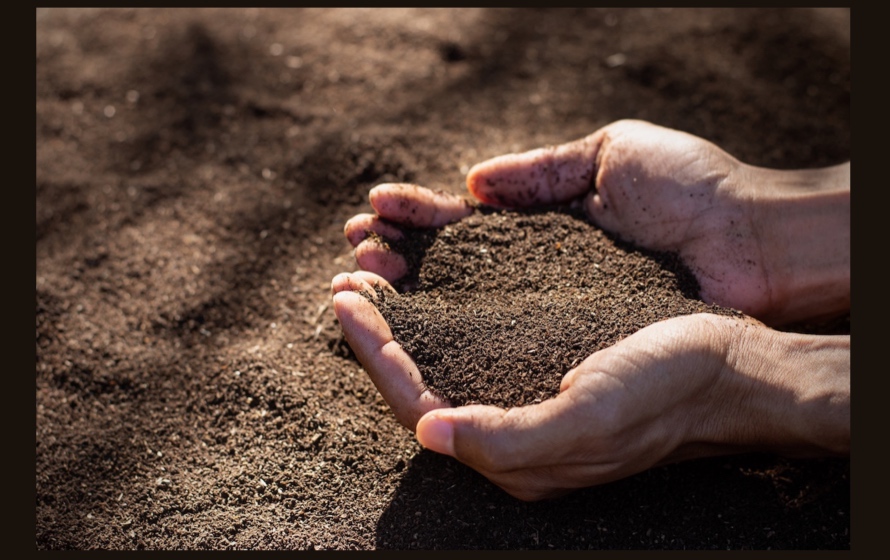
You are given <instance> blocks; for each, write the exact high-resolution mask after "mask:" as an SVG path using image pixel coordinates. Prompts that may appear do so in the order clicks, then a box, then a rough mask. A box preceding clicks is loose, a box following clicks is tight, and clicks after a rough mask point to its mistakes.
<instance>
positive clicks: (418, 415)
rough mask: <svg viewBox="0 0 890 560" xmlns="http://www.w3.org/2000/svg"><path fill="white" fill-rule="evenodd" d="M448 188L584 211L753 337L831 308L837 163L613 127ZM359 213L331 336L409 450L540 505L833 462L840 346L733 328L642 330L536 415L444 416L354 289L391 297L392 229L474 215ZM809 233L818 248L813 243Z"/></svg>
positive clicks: (838, 306) (389, 197)
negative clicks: (778, 461)
mask: <svg viewBox="0 0 890 560" xmlns="http://www.w3.org/2000/svg"><path fill="white" fill-rule="evenodd" d="M467 183H468V187H469V189H470V192H471V193H472V194H473V195H474V196H476V197H477V198H478V199H480V200H481V201H483V202H485V203H489V204H496V205H499V206H509V207H531V206H536V205H546V204H553V203H566V202H569V201H572V200H579V201H580V200H581V199H582V197H583V206H584V209H585V210H586V211H587V213H588V215H589V217H590V218H591V219H592V221H594V222H595V223H597V224H599V225H600V226H601V227H603V228H604V229H606V230H609V231H612V232H614V233H616V234H618V235H619V236H621V237H622V238H624V239H626V240H628V241H632V242H633V243H636V244H637V245H639V246H642V247H647V248H651V249H658V250H664V251H672V252H676V253H677V254H679V256H680V257H681V258H682V260H683V261H684V262H685V263H686V264H687V265H688V266H689V267H690V269H691V270H692V271H693V273H694V274H695V277H696V278H697V279H698V282H699V284H700V286H701V297H702V299H704V300H705V301H706V302H709V303H715V304H720V305H723V306H726V307H735V308H738V309H741V310H743V311H745V312H746V313H748V314H749V315H751V316H755V317H758V318H760V319H762V320H764V321H766V322H768V323H770V324H774V325H779V324H785V323H789V322H792V321H797V320H803V319H811V318H815V317H820V316H830V315H833V314H837V313H840V312H844V311H847V310H848V309H849V301H850V300H849V164H847V165H843V166H838V167H835V168H828V169H824V170H815V171H773V170H765V169H760V168H754V167H751V166H747V165H745V164H742V163H741V162H739V161H737V160H736V159H735V158H733V157H732V156H729V155H728V154H726V153H725V152H723V151H722V150H720V149H719V148H717V147H716V146H714V145H713V144H710V143H708V142H706V141H704V140H702V139H699V138H696V137H694V136H690V135H687V134H684V133H680V132H677V131H672V130H668V129H664V128H661V127H656V126H654V125H650V124H648V123H644V122H639V121H619V122H617V123H614V124H612V125H610V126H607V127H605V128H603V129H600V130H599V131H597V132H595V133H594V134H592V135H590V136H588V137H586V138H583V139H581V140H578V141H576V142H572V143H569V144H565V145H562V146H558V147H551V148H545V149H541V150H534V151H531V152H527V153H525V154H519V155H508V156H502V157H499V158H495V159H493V160H489V161H487V162H484V163H482V164H479V165H477V166H476V167H474V168H473V169H472V170H471V171H470V173H469V176H468V179H467ZM371 204H372V206H373V207H374V209H375V210H376V212H377V215H376V216H375V215H369V214H365V215H359V216H356V217H355V218H353V219H352V220H350V221H349V222H348V223H347V226H346V235H347V237H348V238H349V240H350V242H351V243H352V244H353V245H354V246H356V259H357V260H358V262H359V265H360V266H361V267H362V268H364V269H365V271H360V272H356V273H353V274H343V275H339V276H337V277H336V278H335V279H334V281H333V283H332V289H333V291H334V308H335V311H336V313H337V316H338V318H339V320H340V323H341V326H342V328H343V331H344V334H345V335H346V338H347V340H348V341H349V343H350V346H351V347H352V348H353V350H354V351H355V353H356V355H357V356H358V358H359V360H360V361H361V363H362V364H363V366H364V367H365V369H366V370H367V371H368V373H369V374H370V376H371V378H372V379H373V380H374V382H375V384H376V385H377V387H378V389H379V390H380V392H381V394H382V395H383V397H384V398H385V399H386V401H387V402H388V403H389V404H390V405H391V407H392V408H393V410H394V412H395V414H396V417H397V418H398V419H399V421H400V422H401V423H402V424H404V425H406V426H408V427H409V428H411V429H414V430H415V431H416V432H417V437H418V439H419V441H420V442H421V443H422V444H423V445H424V446H426V447H428V448H430V449H433V450H435V451H438V452H441V453H445V454H448V455H451V456H454V457H456V458H457V459H459V460H460V461H462V462H464V463H466V464H468V465H470V466H471V467H473V468H475V469H476V470H477V471H479V472H481V473H482V474H484V475H485V476H486V477H488V478H489V479H490V480H492V482H494V483H495V484H498V485H499V486H501V487H502V488H504V489H505V490H507V491H508V492H509V493H511V494H513V495H514V496H517V497H520V498H523V499H539V498H544V497H550V496H554V495H558V494H560V493H563V492H565V491H567V490H570V489H573V488H579V487H585V486H590V485H594V484H600V483H604V482H608V481H611V480H615V479H618V478H622V477H625V476H628V475H631V474H634V473H636V472H640V471H642V470H645V469H648V468H650V467H652V466H654V465H657V464H661V463H667V462H673V461H677V460H683V459H690V458H695V457H704V456H709V455H715V454H723V453H737V452H744V451H749V450H768V451H774V452H779V453H785V454H795V455H822V454H832V453H845V452H848V449H849V337H848V336H847V337H820V336H808V335H797V334H789V333H780V332H777V331H774V330H772V329H769V328H767V327H766V326H764V325H762V324H760V323H758V322H756V321H752V320H750V319H748V318H742V319H740V318H738V317H720V316H717V315H711V314H695V315H687V316H683V317H676V318H672V319H668V320H666V321H661V322H658V323H655V324H652V325H650V326H648V327H646V328H643V329H642V330H639V331H638V332H635V333H634V334H632V335H630V336H628V337H627V338H625V339H623V340H621V341H620V342H618V343H617V344H615V345H614V346H610V347H608V348H605V349H602V350H600V351H597V352H594V353H592V354H591V355H590V356H589V357H588V358H587V359H585V360H584V361H583V362H581V363H580V364H578V365H577V366H576V367H572V368H571V369H569V371H568V373H566V375H565V377H564V378H563V379H562V382H561V384H560V387H559V394H558V395H557V396H556V397H555V398H552V399H547V400H544V401H543V402H540V403H539V404H533V405H530V406H524V407H518V408H510V409H508V410H505V409H503V408H500V407H495V406H487V405H478V404H477V405H469V406H459V407H456V408H450V403H449V402H448V401H446V400H445V399H444V398H442V397H440V396H437V395H435V394H434V393H433V392H431V391H429V389H428V388H427V386H426V385H425V384H424V381H423V379H422V376H421V373H420V371H419V370H418V368H417V365H416V364H415V363H414V361H413V360H412V359H411V357H410V356H409V355H408V354H407V353H406V352H405V351H404V350H403V348H402V347H401V346H400V345H399V344H398V343H397V342H395V341H394V340H393V335H392V332H391V330H390V327H389V326H388V325H387V323H386V320H385V319H384V317H383V315H381V313H380V311H379V310H378V308H377V307H376V306H375V305H374V303H372V302H371V301H370V300H369V299H367V298H366V297H365V296H364V295H360V294H359V293H356V292H364V293H365V294H374V293H375V289H374V288H375V286H376V287H377V288H379V289H381V290H392V287H391V286H390V284H389V282H390V281H392V282H395V281H397V280H400V279H402V278H403V277H404V276H406V275H407V274H408V273H409V271H410V269H411V266H410V265H409V263H408V261H407V260H406V259H405V257H404V256H402V255H400V254H399V253H397V252H393V251H392V250H391V249H390V248H389V246H388V245H387V244H386V242H385V241H382V240H392V241H398V240H399V239H401V238H402V237H403V235H404V234H403V232H402V230H401V229H400V228H399V227H398V225H397V224H404V225H406V226H410V227H412V228H439V227H442V226H444V225H445V224H447V223H450V222H454V221H457V220H460V219H462V218H465V217H467V216H469V215H470V214H472V213H473V212H474V209H473V207H472V206H471V205H469V204H467V203H466V202H465V201H464V200H463V199H460V198H458V197H454V196H452V195H448V194H445V193H436V192H433V191H429V190H426V189H423V188H420V187H416V186H413V185H381V186H379V187H377V188H375V189H374V190H372V191H371ZM814 225H815V226H819V227H820V228H823V229H822V230H823V231H827V232H836V234H835V235H822V236H814V235H812V231H811V229H810V228H812V227H813V226H814ZM569 335H570V334H569V333H566V336H569ZM560 373H562V372H560ZM801 403H805V404H801Z"/></svg>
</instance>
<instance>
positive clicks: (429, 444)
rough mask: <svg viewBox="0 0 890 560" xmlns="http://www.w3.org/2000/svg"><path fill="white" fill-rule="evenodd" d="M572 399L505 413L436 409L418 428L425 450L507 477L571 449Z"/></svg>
mask: <svg viewBox="0 0 890 560" xmlns="http://www.w3.org/2000/svg"><path fill="white" fill-rule="evenodd" d="M573 423H575V420H574V418H573V411H572V397H571V396H567V394H566V393H562V394H560V395H558V396H557V397H555V398H553V399H548V400H546V401H544V402H542V403H539V404H535V405H529V406H524V407H518V408H511V409H508V410H504V409H502V408H498V407H495V406H487V405H470V406H462V407H457V408H448V409H441V410H435V411H433V412H430V413H428V414H426V415H425V416H423V418H421V419H420V421H419V422H418V424H417V439H418V441H419V442H420V443H421V445H423V446H424V447H426V448H428V449H432V450H433V451H437V452H439V453H444V454H446V455H450V456H452V457H455V458H456V459H458V460H460V461H461V462H463V463H466V464H468V465H470V466H471V467H473V468H475V469H476V470H479V471H480V472H484V473H505V472H510V471H516V470H520V469H526V468H532V467H536V466H540V465H550V464H554V462H559V461H560V458H561V457H562V456H563V454H564V453H566V452H567V451H568V450H570V449H572V445H571V442H570V440H569V438H571V437H572V436H571V435H570V434H571V433H573V432H577V431H583V429H581V426H578V428H579V429H578V430H573V429H572V427H573Z"/></svg>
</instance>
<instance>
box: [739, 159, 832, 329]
mask: <svg viewBox="0 0 890 560" xmlns="http://www.w3.org/2000/svg"><path fill="white" fill-rule="evenodd" d="M745 171H746V174H747V181H746V182H747V183H748V184H749V185H750V191H749V192H747V193H746V194H747V196H748V200H749V204H750V208H751V210H750V216H751V223H752V228H753V231H754V233H755V235H756V236H757V239H758V242H759V246H760V249H761V254H762V263H761V264H762V266H763V268H764V271H765V274H766V277H767V278H768V280H769V288H770V304H769V309H768V310H767V311H766V312H765V313H763V314H761V315H760V316H759V318H760V319H761V320H763V321H764V322H766V323H768V324H772V325H781V324H788V323H792V322H795V321H801V320H812V319H821V318H829V317H833V316H837V315H840V314H842V313H844V312H846V311H849V309H850V165H849V164H844V165H839V166H835V167H829V168H824V169H813V170H796V171H781V170H772V169H763V168H754V167H750V166H746V170H745Z"/></svg>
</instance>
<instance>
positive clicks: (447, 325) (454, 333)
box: [377, 207, 742, 407]
mask: <svg viewBox="0 0 890 560" xmlns="http://www.w3.org/2000/svg"><path fill="white" fill-rule="evenodd" d="M405 233H406V236H405V238H404V239H403V240H400V241H397V242H393V241H390V242H389V245H390V246H391V248H392V249H393V250H395V251H398V252H399V253H401V254H403V255H405V256H406V258H407V260H408V263H409V265H410V267H411V273H410V275H409V277H408V278H406V279H404V280H402V281H401V282H400V283H399V284H398V285H397V286H396V287H397V288H398V289H399V291H400V292H401V293H399V294H392V293H391V292H384V291H382V290H379V289H378V294H377V295H378V298H377V306H378V308H379V309H380V311H381V313H382V314H383V316H384V318H385V319H386V321H387V323H388V324H389V325H390V327H391V329H392V331H393V337H394V338H395V339H396V341H397V342H398V343H399V344H401V345H402V347H403V348H404V349H405V350H406V351H407V352H408V354H409V355H410V356H411V357H412V358H413V359H414V361H415V363H416V364H417V367H418V369H419V370H420V373H421V374H422V375H423V378H424V381H425V382H426V384H427V386H428V387H429V388H430V390H432V391H433V392H435V393H436V394H438V395H439V396H441V397H444V398H446V399H447V400H448V401H449V402H451V404H453V405H455V406H460V405H465V404H493V405H498V406H502V407H510V406H522V405H526V404H532V403H536V402H540V401H542V400H544V399H548V398H551V397H553V396H555V395H556V394H558V393H559V385H560V381H561V379H562V377H563V376H564V375H565V373H566V372H568V371H569V370H570V369H572V368H573V367H575V366H577V365H578V364H579V363H581V361H582V360H584V359H585V358H586V357H587V356H589V355H591V354H593V353H594V352H596V351H598V350H601V349H603V348H606V347H608V346H611V345H613V344H615V343H616V342H618V341H619V340H621V339H622V338H624V337H627V336H629V335H631V334H633V333H635V332H636V331H638V330H640V329H642V328H643V327H646V326H648V325H650V324H652V323H655V322H657V321H661V320H663V319H668V318H671V317H676V316H680V315H688V314H693V313H702V312H708V313H716V314H720V315H737V316H742V314H741V313H740V312H739V311H735V310H732V309H727V308H722V307H718V306H714V305H708V304H705V303H704V302H702V301H701V300H700V299H699V298H698V293H699V286H698V282H697V281H696V279H695V277H694V276H693V275H692V273H691V272H690V271H689V270H688V269H687V268H686V267H685V266H684V265H683V264H682V262H681V261H680V260H679V258H678V256H677V255H675V254H673V253H659V252H652V251H645V250H641V249H639V248H636V247H634V246H632V245H630V244H628V243H625V242H622V241H620V240H618V239H616V238H614V237H612V236H609V235H608V234H606V233H605V232H603V231H602V230H601V229H599V228H597V227H596V226H594V225H592V224H591V223H589V222H588V221H587V220H586V219H585V218H584V216H583V213H582V212H581V211H580V210H574V209H570V208H565V207H563V208H553V207H551V208H548V209H543V210H537V211H523V212H519V211H507V210H495V209H492V208H487V207H482V208H480V209H479V211H477V212H475V213H474V214H473V215H471V216H469V217H468V218H465V219H463V220H461V221H460V222H457V223H455V224H450V225H447V226H445V227H444V228H441V229H436V230H418V229H411V230H406V232H405Z"/></svg>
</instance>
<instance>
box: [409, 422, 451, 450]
mask: <svg viewBox="0 0 890 560" xmlns="http://www.w3.org/2000/svg"><path fill="white" fill-rule="evenodd" d="M417 441H419V442H420V445H422V446H424V447H426V448H427V449H431V450H433V451H435V452H436V453H443V454H445V455H451V456H454V427H453V426H452V425H451V422H449V421H447V420H443V419H441V418H438V417H436V416H424V417H423V418H421V419H420V421H419V422H418V423H417Z"/></svg>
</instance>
